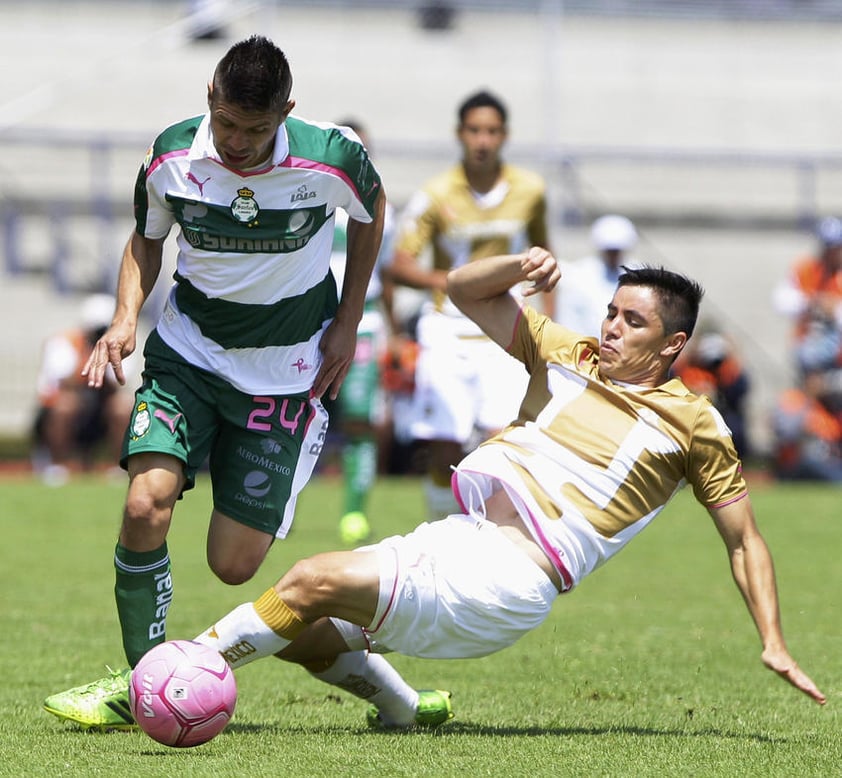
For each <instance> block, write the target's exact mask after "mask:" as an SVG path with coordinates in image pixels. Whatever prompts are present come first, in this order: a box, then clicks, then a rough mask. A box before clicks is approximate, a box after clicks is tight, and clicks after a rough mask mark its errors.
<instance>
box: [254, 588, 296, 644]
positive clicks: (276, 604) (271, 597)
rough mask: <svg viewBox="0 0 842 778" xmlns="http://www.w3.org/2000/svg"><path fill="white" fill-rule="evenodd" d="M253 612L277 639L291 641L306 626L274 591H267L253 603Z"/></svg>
mask: <svg viewBox="0 0 842 778" xmlns="http://www.w3.org/2000/svg"><path fill="white" fill-rule="evenodd" d="M254 610H255V611H256V612H257V615H258V616H260V618H261V619H263V621H265V622H266V625H267V626H268V627H269V628H270V629H271V630H272V631H273V632H274V633H275V634H276V635H278V636H279V637H282V638H285V639H286V640H289V641H293V640H295V638H296V637H298V635H299V634H300V633H301V632H302V630H303V629H304V628H305V627H306V626H307V625H306V624H305V623H304V622H303V621H302V620H301V619H300V618H298V616H296V615H295V613H293V612H292V610H290V607H289V606H288V605H287V604H286V603H285V602H284V601H283V600H282V599H281V598H280V597H279V596H278V593H277V592H276V591H275V590H274V589H267V590H266V591H265V592H263V594H261V595H260V597H258V598H257V599H256V600H255V601H254Z"/></svg>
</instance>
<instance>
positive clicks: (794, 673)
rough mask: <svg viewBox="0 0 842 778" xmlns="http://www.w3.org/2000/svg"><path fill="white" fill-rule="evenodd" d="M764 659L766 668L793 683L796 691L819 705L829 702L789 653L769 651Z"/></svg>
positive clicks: (764, 655) (764, 654)
mask: <svg viewBox="0 0 842 778" xmlns="http://www.w3.org/2000/svg"><path fill="white" fill-rule="evenodd" d="M762 659H763V664H764V665H766V667H768V668H769V669H770V670H774V671H775V672H776V673H777V674H778V675H779V676H780V677H781V678H783V679H784V680H785V681H788V682H789V683H791V684H792V685H793V686H794V687H795V688H796V689H800V690H801V691H802V692H804V694H806V695H807V696H808V697H812V698H813V699H814V700H815V701H816V702H817V703H818V704H819V705H824V704H825V703H826V702H827V697H826V696H825V695H824V694H823V693H822V692H821V690H820V689H819V688H818V686H816V684H815V683H813V679H812V678H810V676H809V675H807V673H805V672H804V671H803V670H802V669H801V668H800V667H799V666H798V663H797V662H796V661H795V660H794V659H793V658H792V657H791V656H790V655H789V653H788V652H786V651H773V650H771V649H767V650H766V651H764V652H763V655H762Z"/></svg>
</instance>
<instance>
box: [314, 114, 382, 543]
mask: <svg viewBox="0 0 842 778" xmlns="http://www.w3.org/2000/svg"><path fill="white" fill-rule="evenodd" d="M337 124H339V125H340V126H342V127H348V128H349V129H350V130H351V131H353V132H354V133H356V135H357V136H358V137H359V139H360V140H361V141H362V143H363V145H364V146H365V147H366V149H367V150H368V153H369V155H371V145H370V142H369V139H368V134H367V132H366V130H365V128H364V127H363V125H362V123H361V122H359V121H357V120H356V119H344V120H341V121H339V122H337ZM394 222H395V218H394V209H393V208H392V206H391V205H389V204H387V206H386V215H385V222H384V225H383V238H382V241H381V244H380V252H379V253H378V255H377V261H376V264H375V266H374V270H373V271H372V274H371V280H370V281H369V284H368V289H367V290H366V298H365V308H364V310H363V317H362V319H361V320H360V324H359V326H358V328H357V346H356V351H355V352H354V359H353V361H352V363H351V366H350V368H349V370H348V375H347V376H346V377H345V381H344V383H343V384H342V389H341V390H340V391H339V395H338V397H337V398H336V400H335V401H334V402H330V401H328V402H326V403H325V404H326V406H327V407H328V411H329V413H330V417H331V423H330V429H331V431H332V432H331V435H332V436H333V437H334V438H336V439H338V441H339V445H340V447H341V452H342V457H341V458H342V474H343V479H344V504H343V512H342V516H341V518H340V520H339V535H340V538H341V540H342V542H343V543H345V544H347V545H354V544H357V543H360V542H362V541H363V540H365V539H366V538H367V537H368V536H369V535H370V534H371V527H370V525H369V521H368V516H367V512H366V506H367V502H368V496H369V493H370V492H371V488H372V487H373V485H374V481H375V477H376V475H377V471H378V469H379V468H378V459H379V455H378V452H379V450H380V449H382V448H383V447H384V446H388V441H389V439H390V432H391V430H390V423H389V422H390V414H389V407H388V396H387V395H386V392H385V389H384V386H383V383H382V381H381V368H382V366H383V363H384V360H385V355H386V353H387V348H388V345H389V337H390V334H391V333H392V332H394V328H395V323H394V319H393V316H392V281H391V280H390V279H389V278H388V277H387V276H386V274H385V273H384V268H385V265H386V262H387V261H388V259H389V258H390V257H391V255H392V248H393V240H394V231H395V228H394ZM347 227H348V216H347V214H345V212H344V211H341V210H338V211H337V212H336V221H335V224H334V234H333V248H332V251H331V257H330V267H331V271H332V272H333V275H334V278H335V279H336V286H337V290H338V291H339V292H340V293H341V291H342V281H343V277H344V275H345V264H346V260H347V252H346V247H347Z"/></svg>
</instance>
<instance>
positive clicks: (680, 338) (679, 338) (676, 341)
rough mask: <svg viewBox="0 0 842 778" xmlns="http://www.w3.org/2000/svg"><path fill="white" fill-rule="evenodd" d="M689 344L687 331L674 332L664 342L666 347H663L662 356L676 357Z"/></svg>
mask: <svg viewBox="0 0 842 778" xmlns="http://www.w3.org/2000/svg"><path fill="white" fill-rule="evenodd" d="M686 345H687V333H686V332H674V333H673V334H672V335H670V336H668V337H667V341H666V343H665V344H664V347H663V348H662V349H661V356H663V357H669V358H670V359H675V357H677V356H678V355H679V354H680V353H681V350H682V349H683V348H684V347H685V346H686Z"/></svg>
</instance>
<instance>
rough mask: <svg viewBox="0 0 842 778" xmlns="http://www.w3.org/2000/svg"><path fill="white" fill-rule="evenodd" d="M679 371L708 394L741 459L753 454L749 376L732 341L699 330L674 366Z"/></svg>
mask: <svg viewBox="0 0 842 778" xmlns="http://www.w3.org/2000/svg"><path fill="white" fill-rule="evenodd" d="M673 369H674V372H675V374H676V375H677V376H678V377H679V378H681V380H682V381H683V382H684V384H685V386H686V387H687V388H688V389H689V390H690V391H691V392H693V393H694V394H704V395H706V396H707V397H708V398H709V399H710V401H711V402H712V403H713V405H714V407H715V408H716V409H717V410H718V411H719V413H720V414H722V418H723V419H725V423H726V424H727V425H728V428H729V429H730V430H731V437H732V438H733V440H734V446H735V448H736V449H737V453H738V454H739V455H740V458H741V459H743V460H745V458H746V457H747V456H748V455H749V453H750V447H749V444H748V434H747V423H746V400H747V398H748V393H749V389H750V388H751V384H750V380H749V375H748V373H747V372H746V370H745V367H744V366H743V364H742V361H741V360H740V359H739V358H738V356H737V354H736V351H735V348H734V345H733V344H732V343H731V341H730V340H729V339H728V338H726V337H725V336H724V335H722V334H721V333H719V332H716V331H708V332H702V333H699V334H698V335H697V336H696V337H695V338H692V339H691V340H690V343H689V344H688V346H687V348H685V350H684V352H683V353H682V354H681V356H680V357H679V358H678V360H677V361H676V363H675V365H674V368H673Z"/></svg>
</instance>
